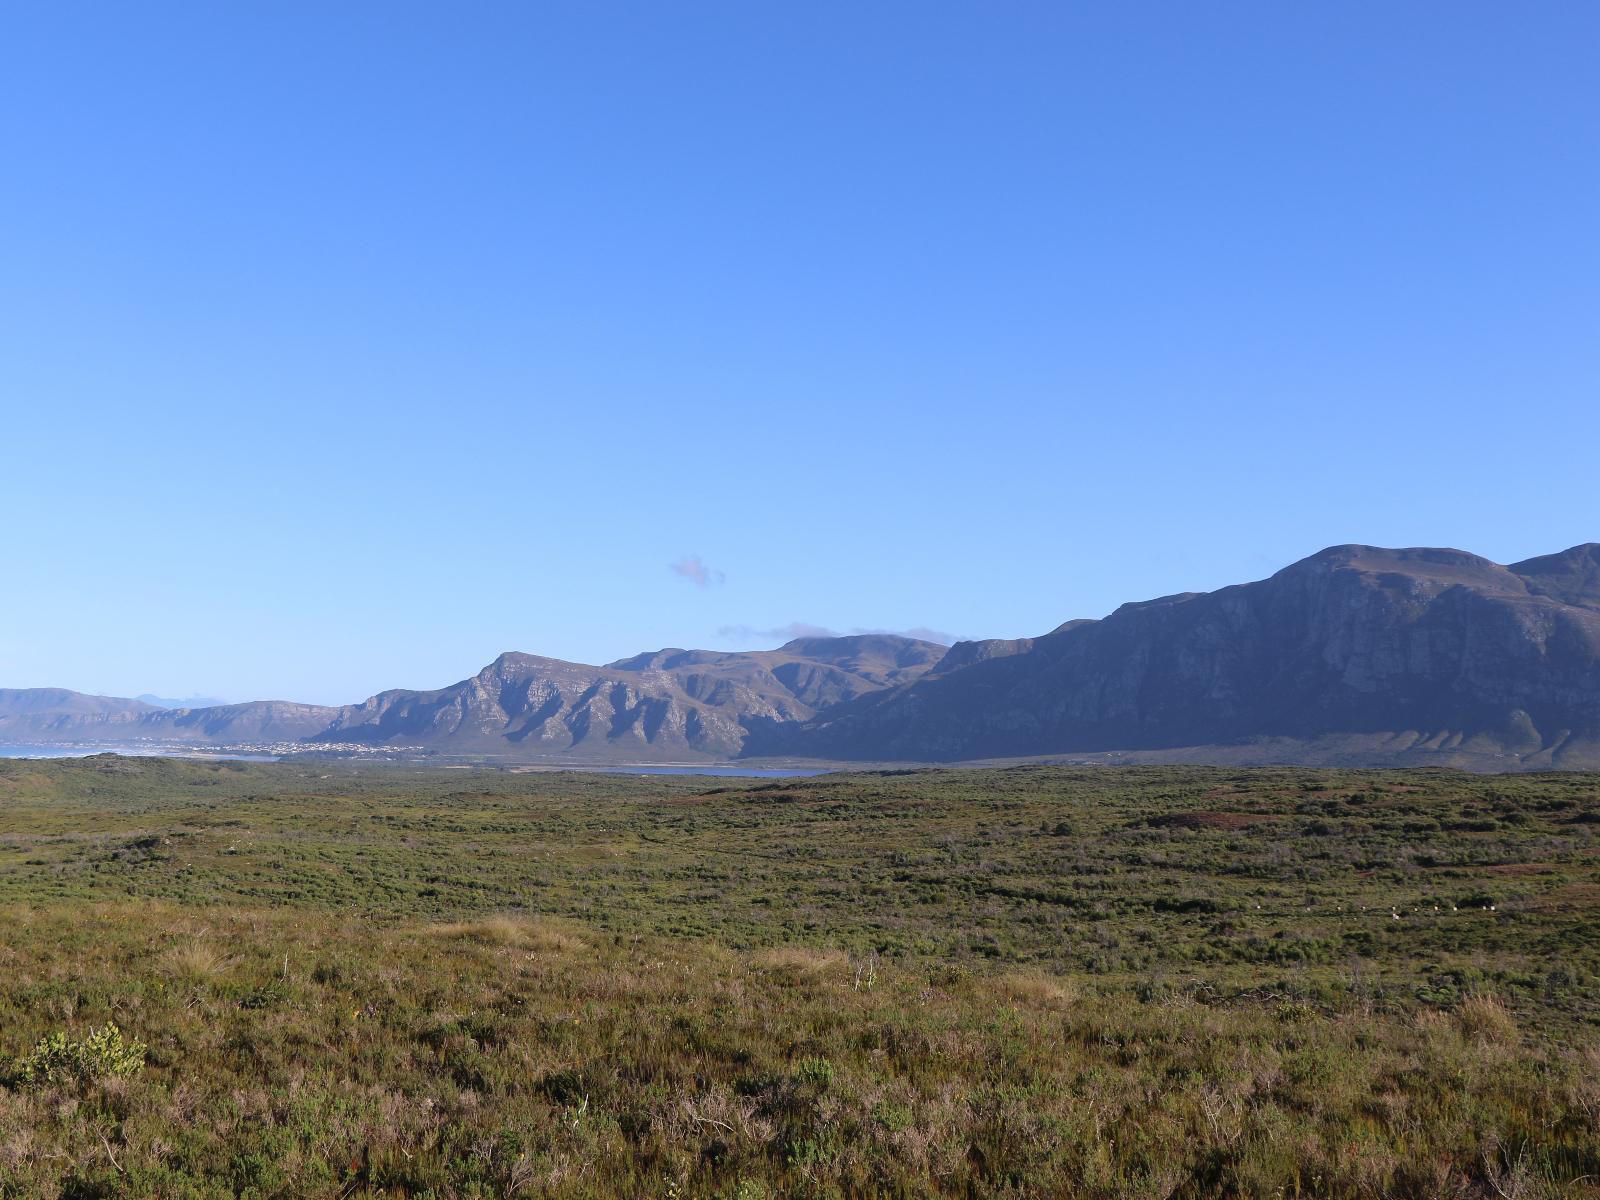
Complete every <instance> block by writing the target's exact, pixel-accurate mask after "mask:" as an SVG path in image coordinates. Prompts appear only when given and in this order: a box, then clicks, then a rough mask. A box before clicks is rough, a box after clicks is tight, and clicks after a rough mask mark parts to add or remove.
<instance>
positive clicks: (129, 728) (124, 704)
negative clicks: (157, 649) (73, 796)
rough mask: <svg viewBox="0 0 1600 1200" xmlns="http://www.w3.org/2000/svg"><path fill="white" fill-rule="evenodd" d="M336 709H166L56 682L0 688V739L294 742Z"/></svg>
mask: <svg viewBox="0 0 1600 1200" xmlns="http://www.w3.org/2000/svg"><path fill="white" fill-rule="evenodd" d="M337 711H338V710H337V709H333V708H324V707H321V706H319V705H315V704H295V703H292V702H289V701H282V700H256V701H252V702H250V703H248V704H226V705H220V706H217V707H213V708H192V709H190V708H180V709H168V708H159V707H157V706H155V705H153V704H147V703H145V702H144V701H142V700H126V699H122V698H120V697H115V696H88V695H84V694H83V693H81V692H69V691H65V690H63V689H61V688H25V689H0V743H4V742H12V743H17V742H83V743H89V744H94V743H106V744H112V743H118V742H134V741H146V740H153V741H160V742H173V743H175V744H179V745H187V744H204V743H216V744H233V743H244V742H250V743H260V742H292V741H299V740H300V739H302V738H306V737H310V736H311V735H312V734H315V733H320V732H321V731H322V730H323V729H325V728H326V727H327V725H328V722H329V721H330V720H332V719H333V717H334V714H335V713H336V712H337Z"/></svg>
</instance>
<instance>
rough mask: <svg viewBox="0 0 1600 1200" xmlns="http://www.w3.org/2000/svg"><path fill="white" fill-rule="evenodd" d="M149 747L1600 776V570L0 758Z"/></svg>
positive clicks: (910, 644) (1267, 603)
mask: <svg viewBox="0 0 1600 1200" xmlns="http://www.w3.org/2000/svg"><path fill="white" fill-rule="evenodd" d="M136 739H137V740H146V739H148V740H152V741H155V742H159V743H172V744H189V745H221V744H234V745H237V744H262V743H300V744H303V748H304V749H305V750H307V751H321V752H347V751H349V750H351V749H353V748H374V749H383V748H387V749H391V750H395V751H399V752H404V753H430V754H453V755H462V756H467V757H492V758H497V759H504V758H509V759H520V760H530V761H539V760H543V761H550V762H558V761H611V762H618V761H626V762H648V761H683V762H695V761H712V760H729V759H734V758H741V757H742V758H777V757H783V758H805V759H815V760H826V761H839V762H851V761H855V762H952V761H963V760H979V759H995V758H1018V757H1031V756H1091V757H1092V756H1101V757H1108V756H1109V757H1112V758H1115V759H1118V760H1126V759H1133V760H1138V759H1151V760H1165V761H1172V760H1186V761H1220V762H1238V763H1249V762H1306V763H1313V762H1315V763H1344V764H1358V763H1371V764H1375V765H1376V764H1407V763H1409V764H1418V763H1435V764H1439V765H1458V766H1467V767H1475V768H1480V769H1527V768H1533V767H1540V766H1570V767H1579V766H1600V544H1589V545H1584V546H1577V547H1574V548H1572V549H1570V550H1566V551H1563V552H1561V553H1559V554H1552V555H1546V556H1544V557H1540V558H1533V559H1528V560H1526V561H1524V562H1520V563H1514V564H1512V565H1510V566H1501V565H1499V564H1496V563H1493V562H1490V561H1489V560H1488V559H1484V558H1480V557H1478V556H1476V555H1472V554H1468V553H1465V552H1463V551H1460V550H1448V549H1427V548H1421V549H1402V550H1387V549H1381V548H1377V547H1371V546H1355V545H1351V546H1336V547H1332V548H1330V549H1327V550H1324V551H1322V552H1321V553H1319V554H1315V555H1312V556H1311V557H1310V558H1307V559H1304V560H1302V561H1300V562H1297V563H1295V564H1293V565H1291V566H1289V567H1286V568H1284V569H1283V570H1281V571H1279V572H1278V573H1277V574H1275V575H1273V576H1271V577H1270V578H1268V579H1264V580H1259V581H1257V582H1253V583H1246V584H1240V585H1237V586H1234V587H1227V588H1222V589H1220V590H1218V591H1215V592H1206V593H1183V594H1180V595H1175V596H1166V597H1162V598H1160V599H1157V600H1149V601H1144V602H1140V603H1133V604H1126V605H1123V606H1122V607H1121V608H1119V609H1118V610H1117V611H1116V612H1114V613H1112V614H1111V615H1110V616H1108V617H1105V618H1103V619H1100V620H1073V621H1068V622H1066V623H1065V624H1063V625H1060V626H1058V627H1057V628H1056V629H1054V630H1052V631H1050V632H1049V633H1046V634H1043V635H1041V636H1039V637H1034V638H1021V639H1014V640H990V641H973V642H959V643H957V644H956V645H954V646H952V647H949V648H948V649H947V648H946V647H944V646H940V645H937V644H935V643H932V642H925V641H919V640H916V639H913V638H905V637H896V636H892V635H887V634H874V635H862V636H856V637H840V638H833V637H815V638H800V639H797V640H795V641H792V642H789V643H788V644H787V645H785V646H782V647H780V648H779V649H777V650H766V651H749V652H734V653H727V652H718V651H708V650H680V649H667V650H660V651H656V652H653V653H645V654H640V655H638V656H636V657H633V658H628V659H622V660H619V661H617V662H613V663H610V664H607V665H605V666H598V667H596V666H586V665H583V664H578V663H569V662H563V661H561V660H559V659H550V658H541V657H538V656H536V655H531V654H521V653H507V654H502V655H501V656H500V657H499V658H497V659H495V661H494V662H492V663H490V664H489V665H488V666H486V667H485V668H483V670H481V671H479V672H478V673H477V674H476V675H474V676H472V677H471V678H469V679H464V680H462V681H461V682H459V683H456V684H452V685H451V686H449V687H445V688H440V689H437V690H433V691H406V690H396V691H389V692H383V693H380V694H378V695H376V696H373V697H372V698H370V699H368V700H366V701H364V702H363V703H361V704H355V705H347V706H344V707H339V708H332V707H320V706H316V705H307V704H294V703H289V702H283V701H256V702H253V703H248V704H232V705H219V706H211V707H200V708H178V709H163V708H160V707H157V706H155V705H152V704H148V703H144V702H142V701H139V700H120V699H113V698H107V697H99V696H85V695H82V694H79V693H75V692H67V691H61V690H58V689H27V690H10V691H8V690H0V742H43V741H68V742H75V743H88V744H112V743H123V742H129V741H133V740H136Z"/></svg>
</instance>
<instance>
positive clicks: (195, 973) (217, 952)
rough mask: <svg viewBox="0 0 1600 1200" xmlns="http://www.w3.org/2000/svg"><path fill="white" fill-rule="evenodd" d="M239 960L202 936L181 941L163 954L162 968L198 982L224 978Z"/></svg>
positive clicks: (173, 974)
mask: <svg viewBox="0 0 1600 1200" xmlns="http://www.w3.org/2000/svg"><path fill="white" fill-rule="evenodd" d="M237 962H238V960H237V959H235V958H232V957H230V956H229V955H228V954H226V953H224V952H223V951H222V950H221V949H219V948H218V947H216V946H213V945H211V944H210V943H208V942H206V941H203V940H202V939H200V938H195V939H194V940H192V941H187V942H180V943H179V944H178V945H176V946H171V947H169V948H168V949H167V950H166V951H165V952H163V953H162V955H161V966H162V969H163V970H164V971H165V972H166V973H167V974H168V975H171V976H173V977H174V978H177V979H183V980H188V981H190V982H196V983H204V982H207V981H209V980H214V979H220V978H222V977H223V976H224V975H226V974H227V973H228V972H229V971H231V970H232V969H233V968H234V966H235V965H236V964H237Z"/></svg>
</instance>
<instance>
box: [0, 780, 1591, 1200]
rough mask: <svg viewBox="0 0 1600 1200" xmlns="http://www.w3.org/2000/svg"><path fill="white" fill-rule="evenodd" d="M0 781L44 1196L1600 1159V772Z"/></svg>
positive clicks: (10, 963)
mask: <svg viewBox="0 0 1600 1200" xmlns="http://www.w3.org/2000/svg"><path fill="white" fill-rule="evenodd" d="M0 805H3V810H4V812H5V814H6V826H5V828H6V834H5V836H4V838H3V839H0V920H3V922H4V924H3V928H4V929H5V933H4V936H3V939H0V1196H5V1197H8V1198H9V1197H16V1198H19V1200H20V1198H21V1197H29V1198H32V1197H46V1198H50V1197H91V1196H102V1197H122V1196H130V1197H233V1196H241V1197H260V1198H266V1197H297V1196H379V1195H382V1196H393V1197H398V1196H408V1197H424V1196H432V1197H468V1196H478V1197H490V1196H495V1197H498V1196H516V1195H523V1196H570V1197H613V1196H629V1197H637V1196H660V1197H667V1196H680V1197H689V1196H696V1197H699V1196H703V1197H739V1198H743V1200H750V1198H752V1197H774V1198H775V1197H780V1196H818V1197H837V1196H906V1197H909V1196H926V1195H948V1196H1019V1197H1020V1196H1043V1195H1082V1196H1094V1197H1122V1196H1127V1197H1135V1196H1137V1197H1148V1196H1164V1197H1206V1196H1219V1197H1220V1196H1238V1195H1247V1196H1273V1195H1283V1196H1296V1195H1298V1196H1308V1197H1309V1196H1349V1197H1364V1196H1372V1197H1378V1196H1415V1197H1434V1196H1462V1197H1485V1198H1487V1197H1494V1196H1516V1197H1522V1198H1532V1197H1558V1196H1559V1197H1583V1196H1597V1195H1600V1182H1597V1181H1600V1037H1597V1035H1600V920H1597V911H1600V909H1597V902H1600V780H1596V779H1595V778H1593V777H1585V776H1577V775H1561V776H1555V775H1551V776H1522V777H1516V778H1509V779H1508V778H1504V777H1500V778H1476V777H1470V776H1462V775H1456V774H1450V773H1444V772H1411V773H1398V772H1390V773H1381V772H1331V771H1309V770H1298V769H1297V770H1275V771H1250V772H1231V771H1223V770H1204V769H1160V770H1158V769H1127V770H1064V769H1043V768H1025V769H1016V770H1009V771H996V772H915V773H901V774H869V775H856V776H832V777H822V778H818V779H814V780H806V781H782V782H750V783H745V782H743V781H740V782H730V781H716V782H710V781H707V780H704V779H700V780H695V779H663V778H654V779H649V780H634V779H624V778H617V777H601V776H572V775H516V774H507V773H499V772H488V771H482V772H435V773H422V772H401V771H384V770H367V771H361V772H356V771H340V770H337V769H334V768H329V767H327V766H325V765H322V766H315V767H299V766H290V765H280V766H273V767H262V766H243V765H237V764H193V763H191V764H174V763H166V762H155V761H150V762H130V761H128V760H119V759H104V760H89V761H86V762H77V763H57V764H50V765H40V764H36V763H20V762H11V763H4V764H0ZM141 1066H142V1069H141Z"/></svg>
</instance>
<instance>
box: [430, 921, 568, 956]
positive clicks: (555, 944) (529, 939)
mask: <svg viewBox="0 0 1600 1200" xmlns="http://www.w3.org/2000/svg"><path fill="white" fill-rule="evenodd" d="M423 933H425V934H426V935H427V936H429V937H437V938H448V939H450V940H452V941H462V942H476V943H478V944H479V945H482V946H507V947H515V948H516V949H519V950H527V951H530V952H532V953H535V954H564V953H571V952H575V951H580V950H587V949H588V948H589V943H588V942H586V941H584V940H583V939H582V938H581V937H578V936H577V935H576V934H575V933H572V932H571V931H570V930H567V929H563V928H562V927H561V925H560V924H559V923H558V922H556V921H553V920H551V919H550V918H548V917H519V916H511V915H509V914H501V915H497V916H490V917H480V918H479V919H477V920H475V921H452V922H449V923H447V924H443V925H429V926H427V927H426V928H425V929H424V930H423Z"/></svg>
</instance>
